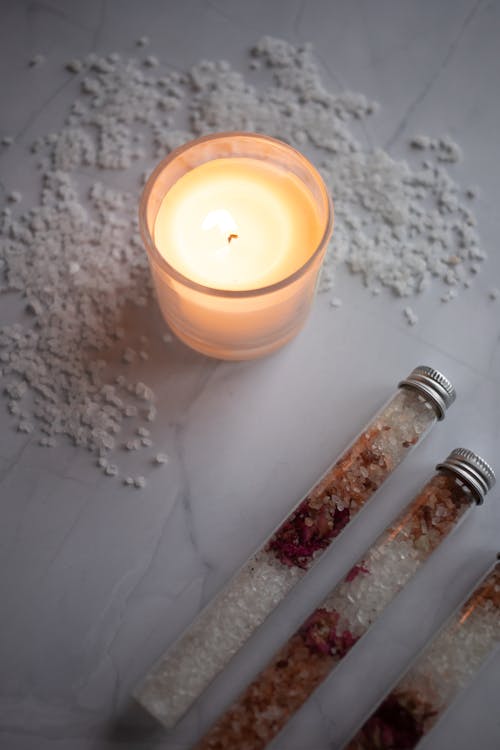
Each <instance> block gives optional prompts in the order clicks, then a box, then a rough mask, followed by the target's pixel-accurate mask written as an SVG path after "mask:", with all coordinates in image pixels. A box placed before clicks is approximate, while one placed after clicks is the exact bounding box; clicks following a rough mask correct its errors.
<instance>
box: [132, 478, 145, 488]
mask: <svg viewBox="0 0 500 750" xmlns="http://www.w3.org/2000/svg"><path fill="white" fill-rule="evenodd" d="M145 486H146V479H145V478H144V477H136V478H135V479H134V487H137V489H138V490H139V489H142V488H143V487H145Z"/></svg>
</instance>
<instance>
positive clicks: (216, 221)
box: [201, 208, 238, 243]
mask: <svg viewBox="0 0 500 750" xmlns="http://www.w3.org/2000/svg"><path fill="white" fill-rule="evenodd" d="M214 227H217V229H219V230H220V232H221V233H222V234H223V235H224V237H225V238H226V240H227V241H228V243H229V242H231V240H233V239H236V238H237V237H238V234H237V232H238V225H237V224H236V222H235V220H234V219H233V217H232V216H231V214H230V213H229V211H226V209H225V208H217V209H215V210H214V211H209V212H208V214H207V215H206V216H205V218H204V219H203V223H202V225H201V228H202V229H204V230H205V231H208V230H209V229H213V228H214Z"/></svg>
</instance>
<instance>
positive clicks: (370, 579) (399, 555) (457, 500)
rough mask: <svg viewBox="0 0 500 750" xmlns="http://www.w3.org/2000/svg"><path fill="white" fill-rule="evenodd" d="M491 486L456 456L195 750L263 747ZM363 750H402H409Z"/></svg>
mask: <svg viewBox="0 0 500 750" xmlns="http://www.w3.org/2000/svg"><path fill="white" fill-rule="evenodd" d="M494 481H495V478H494V474H493V471H492V469H491V468H490V467H489V466H488V465H487V464H486V462H484V461H483V460H482V459H481V458H479V456H476V454H474V453H472V451H468V450H465V449H462V448H459V449H456V450H455V451H453V452H452V453H451V454H450V455H449V456H448V458H447V459H446V461H444V462H443V463H442V464H439V465H438V467H437V473H436V474H435V475H434V476H433V477H432V478H431V479H430V480H429V481H428V482H427V484H425V486H424V487H423V488H422V490H421V491H420V492H419V493H418V494H417V496H416V497H415V499H414V500H412V501H411V502H410V504H409V505H408V506H407V507H406V508H405V509H404V510H403V512H402V513H401V514H400V515H399V516H398V517H397V518H396V520H395V521H394V522H393V523H392V524H391V525H390V526H388V528H387V529H386V530H385V531H384V532H383V533H382V534H381V535H380V536H379V538H378V539H377V540H376V542H375V543H374V544H373V545H372V546H371V547H370V548H369V550H368V551H367V553H366V554H365V555H364V556H363V558H362V559H361V560H359V561H358V563H357V564H356V565H355V566H354V567H353V568H352V569H351V571H350V572H349V574H348V575H347V577H346V578H345V579H344V580H343V581H341V583H339V584H338V585H337V586H336V587H335V588H334V589H333V591H331V592H330V594H329V595H328V596H327V597H326V599H325V600H324V601H323V603H322V604H321V605H320V606H319V607H318V608H317V609H315V610H314V612H313V613H312V614H311V616H310V617H309V618H308V619H307V620H306V621H305V622H304V623H303V624H302V626H301V627H300V628H299V629H298V630H297V631H296V632H295V633H294V634H293V635H292V636H291V637H290V638H289V639H288V641H287V642H286V643H285V645H284V646H283V647H282V648H281V649H280V650H279V651H278V652H277V654H276V655H275V656H274V657H273V658H272V659H271V661H270V662H269V664H268V665H267V666H266V667H265V668H264V669H263V670H262V672H260V674H259V675H258V676H257V677H256V678H255V679H254V680H253V682H251V683H250V685H249V686H248V687H247V689H246V690H245V691H244V692H243V693H242V694H241V695H240V696H239V698H237V699H236V701H235V702H234V703H233V704H232V705H231V706H230V707H229V708H228V710H227V711H226V712H225V713H224V714H223V715H222V716H221V718H220V719H219V720H218V721H217V722H216V723H215V724H214V726H213V727H212V729H210V730H209V732H208V733H207V734H206V735H205V737H204V738H203V739H202V740H201V742H200V744H199V745H197V746H196V750H226V748H233V747H234V748H245V750H262V748H265V747H266V746H267V745H268V743H269V742H271V740H272V739H273V738H274V737H275V736H276V735H277V734H278V732H279V731H280V730H281V729H282V728H283V727H284V726H285V724H286V722H287V721H288V720H289V719H290V718H291V717H292V716H293V715H294V714H295V712H296V711H297V710H298V709H299V708H300V707H301V706H302V705H303V704H304V702H305V701H306V700H307V699H308V698H309V697H310V696H311V694H312V693H313V692H314V690H315V689H316V688H317V687H318V686H319V685H320V684H321V683H322V682H323V681H324V680H325V679H326V678H327V677H328V676H329V675H330V674H331V673H332V671H333V670H334V669H335V667H336V666H337V665H338V664H339V663H340V662H341V661H342V659H343V658H344V656H345V655H346V654H347V653H349V651H350V650H351V648H352V647H353V646H354V645H355V643H356V642H357V641H358V640H359V638H361V637H362V636H363V635H364V634H365V633H366V632H367V630H368V629H369V627H370V625H371V624H372V622H373V621H374V620H375V619H376V618H377V617H378V616H379V614H380V613H381V612H382V610H383V609H384V608H385V607H386V606H387V605H388V604H389V602H391V601H392V599H394V597H395V596H396V595H397V594H398V593H399V592H400V591H401V589H402V588H403V586H404V585H405V584H406V583H407V581H408V580H409V579H410V578H411V577H412V576H413V575H414V573H416V571H417V570H418V569H419V568H420V566H421V565H422V564H423V563H424V562H425V561H426V560H427V559H428V557H429V556H430V555H431V554H432V552H433V551H434V550H435V549H436V547H438V545H439V544H440V542H441V541H442V540H443V539H444V538H445V537H446V536H447V535H448V534H449V533H450V532H451V531H452V529H454V528H455V527H456V526H457V524H458V523H459V522H460V521H461V520H462V519H463V518H464V516H465V515H466V514H467V512H468V511H469V510H470V509H471V508H472V507H473V506H474V505H475V504H476V503H479V502H482V499H483V496H484V494H486V492H487V491H488V490H489V489H490V487H491V486H492V485H493V483H494ZM353 747H357V746H353ZM361 747H363V748H364V747H365V746H364V745H360V746H359V748H361ZM367 747H369V748H377V749H380V748H382V747H383V748H387V747H394V748H397V749H398V750H402V748H403V747H405V748H406V745H386V744H383V743H382V744H381V745H376V744H373V745H367Z"/></svg>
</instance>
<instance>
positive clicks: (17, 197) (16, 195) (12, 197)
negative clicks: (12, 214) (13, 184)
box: [7, 190, 23, 203]
mask: <svg viewBox="0 0 500 750" xmlns="http://www.w3.org/2000/svg"><path fill="white" fill-rule="evenodd" d="M22 199H23V196H22V195H21V193H20V192H19V191H18V190H13V191H12V192H11V193H9V194H8V196H7V200H8V201H9V203H20V202H21V201H22Z"/></svg>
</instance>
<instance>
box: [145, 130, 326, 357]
mask: <svg viewBox="0 0 500 750" xmlns="http://www.w3.org/2000/svg"><path fill="white" fill-rule="evenodd" d="M139 224H140V230H141V235H142V238H143V241H144V245H145V247H146V251H147V253H148V258H149V264H150V268H151V273H152V276H153V281H154V285H155V289H156V294H157V298H158V303H159V306H160V309H161V312H162V314H163V317H164V318H165V320H166V322H167V323H168V325H169V326H170V328H171V330H172V331H173V332H174V333H175V334H176V336H178V337H179V338H180V339H181V340H182V341H183V342H184V343H186V344H187V345H188V346H190V347H191V348H193V349H195V350H197V351H199V352H201V353H203V354H206V355H209V356H212V357H216V358H219V359H234V360H243V359H253V358H255V357H260V356H264V355H266V354H269V353H271V352H273V351H274V350H276V349H278V348H279V347H281V346H283V345H284V344H286V343H287V342H288V341H289V340H290V339H292V338H293V337H294V336H295V335H296V334H297V333H298V331H299V330H300V329H301V328H302V326H303V325H304V323H305V320H306V318H307V315H308V313H309V310H310V307H311V303H312V300H313V297H314V292H315V288H316V281H317V277H318V272H319V270H320V266H321V262H322V260H323V257H324V255H325V252H326V248H327V243H328V240H329V238H330V235H331V233H332V228H333V206H332V203H331V200H330V197H329V194H328V191H327V189H326V187H325V184H324V182H323V180H322V178H321V176H320V175H319V173H318V172H317V170H316V169H315V168H314V167H313V166H312V164H310V162H309V161H308V160H307V159H306V158H305V157H304V156H302V155H301V154H300V153H299V152H298V151H296V150H295V149H293V148H291V147H290V146H288V145H287V144H285V143H282V142H281V141H278V140H276V139H273V138H269V137H267V136H264V135H259V134H251V133H238V132H235V133H220V134H215V135H209V136H206V137H203V138H199V139H197V140H195V141H191V142H189V143H187V144H185V145H184V146H181V147H180V148H178V149H175V150H174V151H172V152H171V154H169V156H167V158H166V159H164V160H163V161H162V162H161V163H160V164H159V165H158V166H157V167H156V169H155V170H154V172H153V173H152V175H151V176H150V178H149V180H148V181H147V183H146V186H145V188H144V191H143V194H142V197H141V202H140V206H139Z"/></svg>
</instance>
